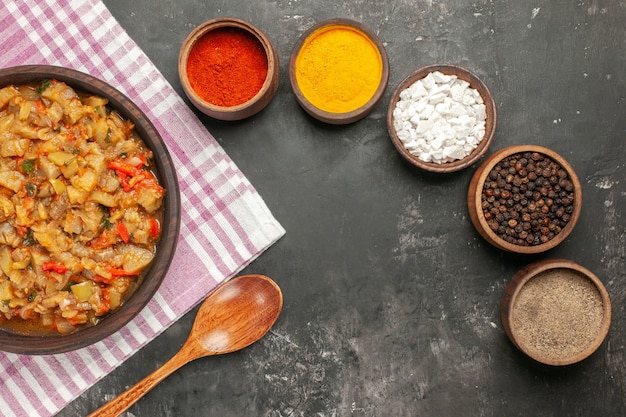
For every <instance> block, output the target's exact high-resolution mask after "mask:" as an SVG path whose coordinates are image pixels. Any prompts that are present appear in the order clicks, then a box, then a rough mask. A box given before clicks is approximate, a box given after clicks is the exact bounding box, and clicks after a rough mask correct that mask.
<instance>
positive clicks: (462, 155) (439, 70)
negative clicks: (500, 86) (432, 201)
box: [387, 64, 497, 173]
mask: <svg viewBox="0 0 626 417" xmlns="http://www.w3.org/2000/svg"><path fill="white" fill-rule="evenodd" d="M496 119H497V112H496V104H495V100H494V98H493V95H492V94H491V91H489V88H488V87H487V85H486V84H485V83H484V82H483V81H482V80H481V79H480V78H478V77H477V76H476V75H475V74H473V73H472V72H471V71H469V70H467V69H465V68H462V67H459V66H456V65H446V64H436V65H428V66H425V67H422V68H419V69H417V70H415V71H414V72H413V73H411V74H409V75H408V76H407V77H406V78H405V79H404V80H402V82H400V84H399V85H398V86H397V87H396V89H395V91H394V93H393V95H392V97H391V101H390V103H389V108H388V110H387V130H388V132H389V136H390V137H391V141H392V143H393V145H394V146H395V148H396V150H397V151H398V153H400V155H401V156H402V157H403V158H404V159H405V160H407V161H408V162H409V163H411V164H413V165H415V166H416V167H418V168H421V169H423V170H425V171H429V172H437V173H449V172H455V171H459V170H461V169H463V168H467V167H469V166H470V165H472V164H474V163H475V162H476V161H478V160H479V159H480V158H482V156H483V155H484V154H485V153H487V150H488V149H489V146H490V145H491V142H492V140H493V138H494V135H495V131H496Z"/></svg>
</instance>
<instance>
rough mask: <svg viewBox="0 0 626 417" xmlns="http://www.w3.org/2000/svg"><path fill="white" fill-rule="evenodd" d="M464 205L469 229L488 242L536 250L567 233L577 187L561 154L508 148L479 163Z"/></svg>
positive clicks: (576, 210) (575, 213) (577, 207)
mask: <svg viewBox="0 0 626 417" xmlns="http://www.w3.org/2000/svg"><path fill="white" fill-rule="evenodd" d="M467 205H468V211H469V215H470V219H471V220H472V223H473V224H474V227H475V228H476V230H477V231H478V232H479V233H480V235H481V236H482V237H483V238H484V239H485V240H486V241H487V242H489V243H490V244H492V245H493V246H495V247H497V248H499V249H502V250H505V251H508V252H514V253H520V254H537V253H541V252H545V251H547V250H549V249H552V248H554V247H555V246H557V245H559V244H560V243H562V242H563V241H564V240H565V239H566V238H567V236H569V234H570V233H571V232H572V230H573V229H574V226H575V225H576V223H577V221H578V218H579V217H580V212H581V209H582V191H581V185H580V181H579V180H578V177H577V176H576V173H575V172H574V169H573V168H572V166H571V165H570V164H569V163H568V162H567V161H566V160H565V158H563V157H562V156H561V155H559V154H557V153H556V152H554V151H552V150H550V149H548V148H545V147H543V146H538V145H518V146H509V147H507V148H503V149H500V150H498V151H496V152H494V153H493V154H491V155H490V156H489V157H488V158H487V159H486V160H485V161H484V162H483V163H482V164H481V166H480V167H478V169H477V170H476V172H475V173H474V176H473V177H472V179H471V181H470V185H469V189H468V195H467Z"/></svg>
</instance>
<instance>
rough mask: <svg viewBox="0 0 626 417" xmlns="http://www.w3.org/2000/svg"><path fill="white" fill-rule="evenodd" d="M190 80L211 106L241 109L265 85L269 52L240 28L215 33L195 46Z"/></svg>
mask: <svg viewBox="0 0 626 417" xmlns="http://www.w3.org/2000/svg"><path fill="white" fill-rule="evenodd" d="M187 77H188V78H189V83H190V84H191V87H192V88H193V89H194V91H196V92H197V93H198V95H199V96H200V97H202V98H203V99H204V100H206V101H208V102H209V103H211V104H214V105H216V106H223V107H230V106H237V105H239V104H242V103H245V102H246V101H248V100H250V99H251V98H252V97H254V96H255V95H256V94H257V93H258V92H259V90H261V87H262V86H263V83H264V82H265V79H266V77H267V56H266V55H265V49H263V45H261V42H259V40H258V39H257V38H256V37H255V36H253V35H252V34H251V33H250V32H247V31H244V30H242V29H240V28H235V27H222V28H218V29H215V30H212V31H210V32H209V33H207V34H206V35H204V36H202V37H201V38H200V39H198V41H197V42H196V43H195V44H194V45H193V46H192V48H191V51H190V52H189V58H188V61H187Z"/></svg>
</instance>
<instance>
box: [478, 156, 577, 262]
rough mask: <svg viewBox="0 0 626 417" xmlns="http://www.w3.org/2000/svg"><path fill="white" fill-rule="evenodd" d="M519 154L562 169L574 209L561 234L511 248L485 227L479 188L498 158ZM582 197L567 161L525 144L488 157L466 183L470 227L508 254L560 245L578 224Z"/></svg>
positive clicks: (543, 249) (485, 222)
mask: <svg viewBox="0 0 626 417" xmlns="http://www.w3.org/2000/svg"><path fill="white" fill-rule="evenodd" d="M522 152H538V153H541V154H544V155H546V156H548V157H550V158H551V159H552V160H553V161H555V162H556V163H558V164H559V165H560V166H561V167H562V168H564V169H565V170H566V171H567V173H568V175H569V177H570V179H571V181H572V183H573V184H574V195H575V198H574V210H573V212H572V215H571V218H570V220H569V222H568V223H567V225H566V226H565V228H563V229H562V230H561V232H560V233H559V234H558V235H556V236H555V237H554V238H552V239H551V240H549V241H547V242H546V243H542V244H539V245H533V246H520V245H515V244H512V243H509V242H507V241H505V240H503V239H502V238H500V236H498V235H497V234H496V233H495V232H494V231H493V230H491V228H490V227H489V225H488V223H487V220H485V215H484V213H483V211H482V207H481V199H482V189H483V185H484V183H485V180H486V178H487V176H488V175H489V173H490V172H491V170H492V169H493V167H494V166H495V165H496V164H497V163H498V162H500V161H501V160H502V159H504V158H507V157H509V156H511V155H514V154H517V153H522ZM582 198H583V195H582V188H581V184H580V180H579V179H578V176H577V175H576V171H574V168H573V167H572V166H571V165H570V164H569V162H567V160H566V159H565V158H563V157H562V156H561V155H559V154H558V153H556V152H555V151H553V150H551V149H548V148H546V147H544V146H541V145H532V144H527V145H512V146H508V147H505V148H502V149H500V150H498V151H496V152H494V153H492V154H491V155H489V157H488V158H487V159H486V160H485V161H483V163H482V164H481V165H480V167H479V168H478V169H477V170H476V171H475V172H474V175H473V177H472V179H471V181H470V184H469V189H468V194H467V204H468V211H469V215H470V219H471V221H472V223H473V224H474V227H475V228H476V229H477V230H478V232H479V233H480V234H481V235H482V236H483V237H484V238H485V240H487V242H489V243H490V244H492V245H493V246H495V247H497V248H500V249H503V250H505V251H508V252H513V253H519V254H537V253H541V252H545V251H547V250H550V249H552V248H554V247H556V246H557V245H559V244H560V243H562V242H563V241H564V240H565V239H567V237H568V236H569V235H570V233H571V232H572V231H573V230H574V227H575V226H576V223H578V219H579V218H580V213H581V211H582Z"/></svg>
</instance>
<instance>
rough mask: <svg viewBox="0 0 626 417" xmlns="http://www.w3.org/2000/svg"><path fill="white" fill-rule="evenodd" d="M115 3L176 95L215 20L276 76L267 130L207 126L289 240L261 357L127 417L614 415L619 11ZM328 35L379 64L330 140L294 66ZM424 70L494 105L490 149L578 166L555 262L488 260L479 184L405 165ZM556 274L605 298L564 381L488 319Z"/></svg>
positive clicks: (171, 381)
mask: <svg viewBox="0 0 626 417" xmlns="http://www.w3.org/2000/svg"><path fill="white" fill-rule="evenodd" d="M105 3H106V5H107V6H108V7H109V9H110V10H111V12H112V13H113V15H114V16H115V17H116V18H117V19H118V20H119V21H120V23H121V25H122V26H123V27H124V28H125V29H126V30H127V31H128V33H129V35H130V36H131V37H132V38H133V39H134V40H135V41H136V42H137V43H138V44H139V46H140V47H141V48H143V50H144V51H145V52H146V53H147V54H148V56H149V57H150V58H151V59H152V60H153V61H154V63H155V64H156V66H157V67H158V68H159V69H160V70H161V72H162V73H163V74H164V75H165V77H166V78H167V79H168V80H169V81H170V82H171V84H172V85H173V86H174V88H175V89H176V90H177V91H178V92H179V93H180V94H181V95H182V94H183V93H182V89H181V87H180V83H179V81H178V75H177V67H176V65H177V56H178V48H179V46H180V43H181V42H182V40H183V39H184V38H185V36H186V35H187V34H188V33H189V32H190V31H191V30H192V29H193V28H194V27H195V26H196V25H198V24H199V23H201V22H202V21H204V20H207V19H209V18H213V17H217V16H235V17H239V18H243V19H246V20H249V21H251V22H252V23H253V24H255V25H257V26H258V27H260V28H261V29H262V30H263V31H265V32H266V34H267V35H268V36H269V37H270V38H271V39H272V40H273V41H274V42H275V44H276V46H277V48H278V51H279V55H280V58H281V61H282V62H281V64H282V76H281V85H280V88H279V91H278V94H277V95H276V97H275V99H274V100H273V101H272V103H271V104H270V105H269V107H268V108H266V109H265V110H264V111H263V112H261V113H260V114H258V115H257V116H255V117H253V118H251V119H248V120H245V121H242V122H236V123H223V122H217V121H214V120H211V119H209V118H207V117H204V116H201V120H202V121H203V122H204V123H205V125H206V127H207V129H208V130H209V131H210V132H211V133H212V134H213V135H214V136H215V137H216V138H217V139H218V141H219V142H220V143H221V145H222V146H223V147H224V148H225V149H226V151H227V152H228V154H229V155H230V156H231V157H232V159H233V160H234V161H235V162H236V163H237V164H238V166H239V167H240V168H241V169H242V170H243V172H244V173H245V174H246V175H247V176H248V178H249V179H250V180H251V181H252V183H253V184H254V185H255V186H256V188H257V189H258V191H259V192H260V194H261V195H262V196H263V197H264V199H265V200H266V202H267V204H268V206H269V207H270V209H271V210H272V212H273V213H274V215H275V216H276V217H277V219H278V220H279V221H280V222H281V223H282V225H283V226H284V227H285V229H286V230H287V235H286V236H285V237H284V238H283V239H281V240H280V241H279V242H278V243H277V244H275V245H274V246H273V247H272V248H270V249H269V250H268V251H267V252H266V253H265V254H263V255H262V256H261V257H260V258H259V259H258V260H257V261H255V262H254V263H253V264H252V265H251V266H249V267H248V268H247V269H246V270H245V271H244V273H262V274H266V275H269V276H271V277H272V278H273V279H274V280H275V281H276V282H277V283H278V284H279V285H280V286H281V287H282V289H283V292H284V299H285V305H284V310H283V313H282V315H281V317H280V318H279V320H278V322H277V324H276V325H275V327H274V328H273V330H272V331H271V332H270V333H269V334H268V335H267V336H266V337H265V338H264V339H263V340H262V341H260V342H259V343H258V344H255V345H253V346H251V347H249V348H247V349H245V350H243V351H241V352H238V353H234V354H230V355H227V356H221V357H212V358H205V359H200V360H198V361H196V362H194V363H191V364H189V365H187V366H186V367H184V368H183V369H181V370H180V371H179V372H177V373H175V374H174V375H172V376H170V377H169V378H168V379H166V380H165V381H164V382H163V383H161V384H160V385H159V386H158V387H157V388H156V389H154V390H153V391H152V392H151V393H149V394H148V395H147V396H146V397H144V398H143V399H142V400H140V402H139V403H138V404H136V405H135V406H133V407H132V408H131V409H130V410H129V411H128V412H127V413H126V414H125V415H126V416H136V417H141V416H146V417H155V416H192V415H199V416H221V417H229V416H233V417H234V416H238V417H240V416H244V415H246V416H263V417H287V416H293V417H296V416H298V417H299V416H302V417H337V416H354V417H357V416H359V417H362V416H368V417H370V416H381V417H382V416H429V417H430V416H441V417H455V416H493V417H500V416H505V415H506V416H530V415H532V416H546V417H547V416H554V417H560V416H624V415H626V405H625V403H624V398H626V360H625V358H624V347H625V344H626V337H625V332H624V326H625V324H626V317H625V312H624V305H625V301H626V300H625V298H626V282H625V279H626V277H625V276H624V271H625V270H626V249H625V248H626V242H625V241H626V232H625V224H626V222H625V213H624V208H625V206H626V205H625V204H624V196H625V194H626V168H625V159H626V103H625V94H626V78H625V77H626V30H625V23H626V3H625V2H624V1H623V0H581V1H573V0H567V1H554V0H538V1H536V2H528V1H519V0H502V1H487V0H481V1H475V2H468V1H464V0H444V1H426V0H377V1H375V0H356V1H347V2H330V1H324V0H317V1H304V0H279V1H256V2H254V1H250V2H249V1H246V0H229V1H197V0H196V1H193V0H168V1H166V0H160V1H155V0H133V1H132V2H128V1H127V0H105ZM334 17H345V18H352V19H355V20H359V21H361V22H363V23H365V24H367V25H368V26H369V27H371V28H372V29H373V30H374V31H375V32H376V33H377V34H378V35H379V37H380V38H381V39H382V40H383V42H384V43H385V46H386V49H387V53H388V54H389V58H390V65H391V75H390V82H389V87H388V89H387V91H386V94H385V98H384V100H383V102H382V103H381V104H380V105H379V106H378V108H377V109H376V110H375V111H374V113H373V114H371V115H370V116H369V117H368V118H366V119H364V120H362V121H360V122H357V123H356V124H353V125H348V126H342V127H333V126H328V125H324V124H321V123H316V122H315V121H313V120H312V119H311V118H310V117H308V116H307V115H306V114H305V113H304V112H303V111H302V110H301V109H300V108H299V107H298V105H297V103H296V102H295V99H294V97H293V95H292V93H291V88H290V85H289V79H288V70H287V63H288V59H289V54H290V53H291V48H292V46H293V44H294V43H295V41H296V39H297V37H298V36H299V35H300V34H301V33H302V32H303V31H304V30H306V29H307V28H308V27H310V26H311V25H313V24H314V23H316V22H318V21H320V20H323V19H327V18H334ZM434 63H451V64H458V65H462V66H465V67H467V68H469V69H470V70H472V71H474V72H475V73H476V74H477V75H478V76H479V77H481V78H482V79H483V80H484V81H485V82H486V84H487V85H488V86H489V87H490V88H491V90H492V92H493V94H494V95H495V98H496V103H497V106H498V114H499V119H498V128H497V133H496V137H495V140H494V143H493V146H492V151H493V150H495V149H499V148H502V147H505V146H508V145H515V144H522V143H534V144H540V145H543V146H547V147H549V148H551V149H553V150H555V151H556V152H558V153H560V154H561V155H563V156H564V157H565V158H566V159H567V160H568V161H569V162H570V163H571V164H572V165H573V166H574V168H575V169H576V171H577V173H578V176H579V177H580V180H581V182H582V187H583V194H584V202H583V213H582V218H581V219H580V221H579V223H578V225H577V227H576V228H575V230H574V232H573V233H572V234H571V235H570V237H569V238H568V240H567V241H566V242H565V243H563V244H562V245H561V246H559V247H557V248H556V249H554V250H553V251H551V252H549V253H547V254H544V255H539V256H531V257H520V256H513V255H510V254H506V253H504V252H500V251H498V250H496V249H494V248H492V247H490V246H489V245H487V244H486V243H485V242H484V241H483V240H482V239H481V238H480V236H479V235H478V234H477V233H476V232H475V230H474V229H473V227H472V225H471V223H470V220H469V217H468V214H467V208H466V203H465V199H466V194H467V186H468V184H469V180H470V178H471V175H472V173H473V171H474V170H475V168H476V166H474V167H470V168H468V169H466V170H464V171H463V172H461V173H458V174H450V175H443V176H435V175H428V174H426V173H424V172H422V171H419V170H418V169H416V168H413V167H411V166H409V165H408V164H407V163H405V162H404V161H403V160H402V159H401V158H400V156H399V154H398V153H397V152H396V151H395V149H394V148H393V146H392V144H391V141H390V139H389V137H388V135H387V130H386V122H385V117H386V111H387V103H388V101H389V99H390V97H391V93H392V91H393V89H394V88H395V86H396V85H397V84H398V83H399V82H400V81H401V80H402V79H403V78H404V77H405V76H407V75H408V74H409V73H410V72H411V71H412V70H414V69H416V68H418V67H420V66H424V65H428V64H434ZM548 257H562V258H567V259H571V260H574V261H576V262H578V263H580V264H582V265H584V266H586V267H587V268H589V269H591V270H592V271H593V272H595V273H596V274H597V275H598V276H599V277H600V278H601V280H602V281H603V282H604V283H605V285H606V287H607V289H608V291H609V293H610V295H611V298H612V301H613V322H612V327H611V330H610V333H609V336H608V338H607V340H606V341H605V343H604V344H603V345H602V347H601V348H600V349H599V351H598V352H596V354H595V355H593V356H592V357H590V358H589V359H587V360H585V361H584V362H582V363H580V364H578V365H575V366H572V367H569V368H565V369H555V368H546V367H543V366H539V365H538V364H535V363H533V362H532V361H530V360H528V359H526V358H525V357H524V356H523V355H521V354H520V353H518V351H517V350H516V349H515V348H514V347H513V346H512V345H511V344H510V343H509V341H508V339H507V338H506V336H505V334H504V332H503V330H502V326H501V323H500V318H499V303H500V297H501V295H502V290H503V288H504V285H505V284H506V282H507V281H508V280H509V279H510V278H511V277H512V276H513V275H514V274H515V272H516V271H517V270H518V269H519V268H520V267H521V266H523V265H525V264H527V263H529V262H531V261H533V260H536V259H543V258H548ZM194 312H195V311H194ZM192 320H193V312H192V313H190V314H189V315H187V316H185V317H183V318H182V319H181V320H180V321H179V322H177V323H176V324H175V325H173V326H172V327H171V328H170V329H169V330H168V331H166V332H165V333H164V334H163V335H162V336H160V337H159V338H157V339H156V340H155V341H153V342H152V343H150V344H149V345H148V346H147V347H146V348H144V349H142V350H141V351H140V352H138V353H137V354H136V355H134V356H133V357H132V358H131V359H130V360H128V361H127V362H126V363H124V364H123V365H122V366H121V367H120V368H118V369H117V370H116V371H114V372H112V373H111V374H110V375H109V376H107V377H106V378H105V379H104V380H102V381H101V382H100V383H98V384H97V385H95V386H94V387H93V388H91V389H90V390H88V391H87V392H86V393H85V394H84V395H83V396H82V397H81V398H79V399H78V400H76V401H75V402H73V403H72V404H71V405H69V406H68V407H67V408H66V409H65V410H63V411H62V412H61V413H60V414H59V415H60V416H77V415H86V414H88V413H89V412H91V411H92V410H94V409H96V408H97V407H98V406H100V405H102V404H103V403H104V402H106V401H107V400H110V399H112V398H113V397H114V396H116V395H117V394H119V393H121V392H122V391H123V390H124V389H126V388H127V387H129V386H131V385H132V384H134V383H135V382H137V381H138V380H139V379H141V378H142V377H144V376H145V375H147V374H148V373H150V372H151V371H153V370H154V369H156V368H157V367H158V366H160V365H161V364H163V362H165V360H166V359H168V358H169V357H171V356H172V355H173V354H174V353H175V352H176V351H177V350H178V349H179V348H180V346H181V345H182V343H183V341H184V339H185V338H186V336H187V333H188V331H189V329H190V327H191V323H192Z"/></svg>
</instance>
